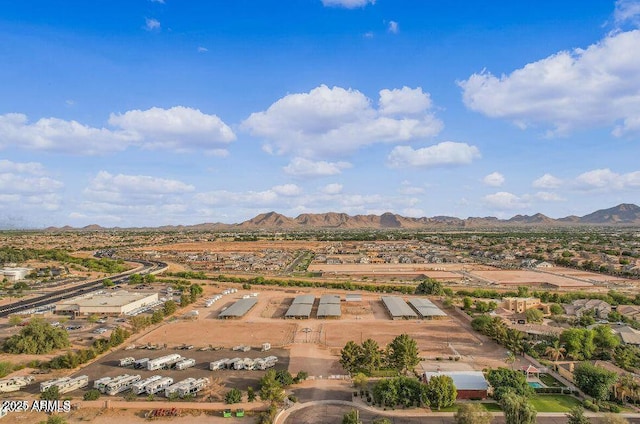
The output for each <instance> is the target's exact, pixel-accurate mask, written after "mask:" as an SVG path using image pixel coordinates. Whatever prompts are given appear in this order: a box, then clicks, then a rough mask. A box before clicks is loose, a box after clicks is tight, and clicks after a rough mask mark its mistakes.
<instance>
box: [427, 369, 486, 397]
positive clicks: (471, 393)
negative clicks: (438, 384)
mask: <svg viewBox="0 0 640 424" xmlns="http://www.w3.org/2000/svg"><path fill="white" fill-rule="evenodd" d="M439 375H446V376H449V377H451V379H452V380H453V385H454V386H456V390H457V392H458V394H457V396H456V399H457V400H461V399H486V398H487V391H488V389H489V383H487V380H486V379H485V378H484V374H483V373H482V371H438V372H425V373H424V374H423V376H422V378H423V381H424V382H425V383H427V382H428V381H429V380H430V379H431V378H432V377H435V376H439Z"/></svg>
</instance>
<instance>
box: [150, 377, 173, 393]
mask: <svg viewBox="0 0 640 424" xmlns="http://www.w3.org/2000/svg"><path fill="white" fill-rule="evenodd" d="M172 384H173V378H171V377H163V378H161V379H160V380H158V381H154V382H153V383H150V384H147V385H146V387H145V388H144V391H145V392H147V394H149V395H153V394H156V393H158V392H161V391H164V389H166V388H167V387H169V386H171V385H172Z"/></svg>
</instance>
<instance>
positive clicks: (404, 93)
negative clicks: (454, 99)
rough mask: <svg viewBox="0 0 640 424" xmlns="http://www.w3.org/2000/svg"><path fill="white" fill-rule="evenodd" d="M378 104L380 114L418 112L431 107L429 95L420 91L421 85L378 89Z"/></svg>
mask: <svg viewBox="0 0 640 424" xmlns="http://www.w3.org/2000/svg"><path fill="white" fill-rule="evenodd" d="M378 104H379V105H380V108H379V110H380V113H381V114H382V115H403V114H406V115H410V114H419V113H423V112H424V111H426V110H428V109H430V108H431V95H430V94H429V93H424V92H422V87H417V88H409V87H407V86H404V87H402V88H394V89H393V90H389V89H388V88H385V89H383V90H380V100H379V101H378Z"/></svg>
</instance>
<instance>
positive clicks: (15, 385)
mask: <svg viewBox="0 0 640 424" xmlns="http://www.w3.org/2000/svg"><path fill="white" fill-rule="evenodd" d="M33 380H34V378H33V377H31V376H30V375H28V376H25V377H13V378H9V379H6V380H0V392H1V393H7V392H15V391H16V390H20V389H22V388H23V387H24V386H26V385H28V384H31V383H33Z"/></svg>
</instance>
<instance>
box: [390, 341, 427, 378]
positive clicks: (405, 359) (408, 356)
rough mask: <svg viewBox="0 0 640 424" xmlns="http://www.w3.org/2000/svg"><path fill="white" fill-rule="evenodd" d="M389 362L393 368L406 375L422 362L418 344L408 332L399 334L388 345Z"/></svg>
mask: <svg viewBox="0 0 640 424" xmlns="http://www.w3.org/2000/svg"><path fill="white" fill-rule="evenodd" d="M387 362H388V363H389V365H390V366H391V368H393V369H395V370H397V371H398V372H400V373H402V374H405V375H406V374H407V372H408V371H411V370H413V369H414V368H415V367H416V365H418V363H419V362H420V359H419V358H418V344H417V343H416V341H415V340H414V339H412V338H411V337H409V335H407V334H401V335H399V336H397V337H396V338H395V339H393V340H392V341H391V343H389V345H388V350H387Z"/></svg>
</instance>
